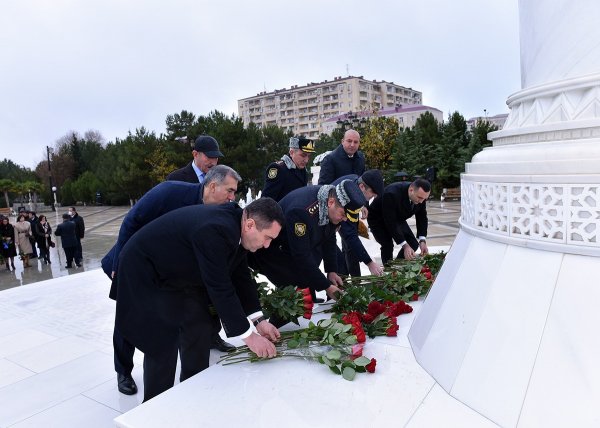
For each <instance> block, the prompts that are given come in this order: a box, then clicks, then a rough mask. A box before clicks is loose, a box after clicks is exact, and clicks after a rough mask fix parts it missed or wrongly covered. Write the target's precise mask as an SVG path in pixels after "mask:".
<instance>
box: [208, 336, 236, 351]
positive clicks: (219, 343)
mask: <svg viewBox="0 0 600 428" xmlns="http://www.w3.org/2000/svg"><path fill="white" fill-rule="evenodd" d="M210 347H211V348H212V349H217V350H219V351H221V352H231V351H235V346H233V345H232V344H231V343H227V342H225V341H224V340H223V339H221V336H216V337H214V338H213V341H212V343H211V344H210Z"/></svg>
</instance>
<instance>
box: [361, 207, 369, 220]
mask: <svg viewBox="0 0 600 428" xmlns="http://www.w3.org/2000/svg"><path fill="white" fill-rule="evenodd" d="M360 218H362V219H363V220H365V219H367V218H369V209H368V208H367V207H362V209H361V210H360Z"/></svg>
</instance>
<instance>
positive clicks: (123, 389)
mask: <svg viewBox="0 0 600 428" xmlns="http://www.w3.org/2000/svg"><path fill="white" fill-rule="evenodd" d="M117 384H118V385H119V392H120V393H122V394H125V395H133V394H136V393H137V391H138V390H137V385H136V384H135V380H133V378H132V377H131V376H125V375H123V374H118V375H117Z"/></svg>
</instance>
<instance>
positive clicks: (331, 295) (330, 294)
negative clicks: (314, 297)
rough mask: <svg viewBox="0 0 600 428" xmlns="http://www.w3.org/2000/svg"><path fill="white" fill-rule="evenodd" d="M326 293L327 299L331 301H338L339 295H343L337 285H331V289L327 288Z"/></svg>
mask: <svg viewBox="0 0 600 428" xmlns="http://www.w3.org/2000/svg"><path fill="white" fill-rule="evenodd" d="M325 293H326V294H327V297H329V298H330V299H333V300H336V299H337V294H338V293H339V294H341V293H342V290H341V289H340V288H339V287H337V286H335V285H330V286H329V288H327V289H326V290H325Z"/></svg>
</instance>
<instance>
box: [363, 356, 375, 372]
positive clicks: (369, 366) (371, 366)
mask: <svg viewBox="0 0 600 428" xmlns="http://www.w3.org/2000/svg"><path fill="white" fill-rule="evenodd" d="M376 365H377V360H376V359H375V358H371V362H370V363H369V364H367V365H366V366H365V369H367V371H368V372H369V373H375V366H376Z"/></svg>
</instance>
